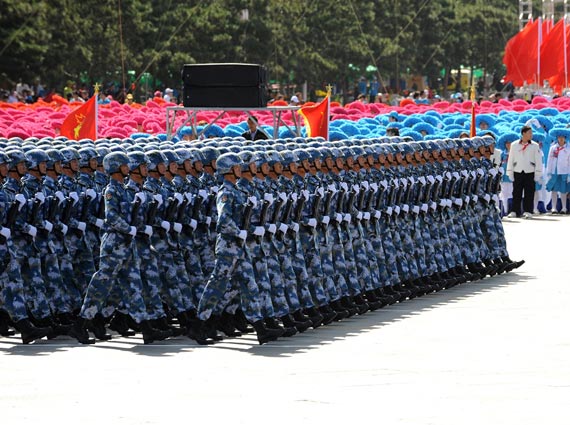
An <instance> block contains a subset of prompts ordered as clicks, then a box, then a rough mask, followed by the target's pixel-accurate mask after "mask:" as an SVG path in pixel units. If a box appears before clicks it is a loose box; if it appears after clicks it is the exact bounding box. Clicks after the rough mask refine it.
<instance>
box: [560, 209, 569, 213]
mask: <svg viewBox="0 0 570 425" xmlns="http://www.w3.org/2000/svg"><path fill="white" fill-rule="evenodd" d="M560 214H568V211H566V210H561V211H560Z"/></svg>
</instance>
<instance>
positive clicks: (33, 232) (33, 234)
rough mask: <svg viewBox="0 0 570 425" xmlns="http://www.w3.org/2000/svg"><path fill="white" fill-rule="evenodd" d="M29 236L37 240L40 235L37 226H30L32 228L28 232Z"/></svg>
mask: <svg viewBox="0 0 570 425" xmlns="http://www.w3.org/2000/svg"><path fill="white" fill-rule="evenodd" d="M26 233H27V234H28V235H30V236H31V237H32V238H35V237H36V235H37V234H38V229H36V227H35V226H32V225H31V224H30V227H29V228H28V231H27V232H26Z"/></svg>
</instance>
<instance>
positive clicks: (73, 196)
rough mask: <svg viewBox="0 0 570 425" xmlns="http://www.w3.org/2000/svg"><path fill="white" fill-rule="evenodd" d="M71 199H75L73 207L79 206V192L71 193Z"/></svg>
mask: <svg viewBox="0 0 570 425" xmlns="http://www.w3.org/2000/svg"><path fill="white" fill-rule="evenodd" d="M69 197H70V198H71V199H73V205H75V204H77V201H79V196H78V195H77V192H70V193H69Z"/></svg>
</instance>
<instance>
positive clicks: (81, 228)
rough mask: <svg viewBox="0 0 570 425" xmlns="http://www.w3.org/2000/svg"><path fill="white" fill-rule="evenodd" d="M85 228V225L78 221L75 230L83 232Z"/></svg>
mask: <svg viewBox="0 0 570 425" xmlns="http://www.w3.org/2000/svg"><path fill="white" fill-rule="evenodd" d="M86 227H87V225H86V224H85V222H84V221H78V222H77V228H78V229H79V230H81V231H82V232H85V228H86Z"/></svg>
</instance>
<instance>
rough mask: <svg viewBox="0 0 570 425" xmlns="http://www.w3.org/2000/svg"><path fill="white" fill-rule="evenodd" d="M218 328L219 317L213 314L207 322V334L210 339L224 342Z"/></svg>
mask: <svg viewBox="0 0 570 425" xmlns="http://www.w3.org/2000/svg"><path fill="white" fill-rule="evenodd" d="M218 328H219V325H218V316H214V315H213V314H212V315H211V316H210V318H209V319H208V320H206V333H207V335H208V338H210V339H213V340H214V341H223V340H224V337H223V336H222V335H221V334H219V333H218Z"/></svg>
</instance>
